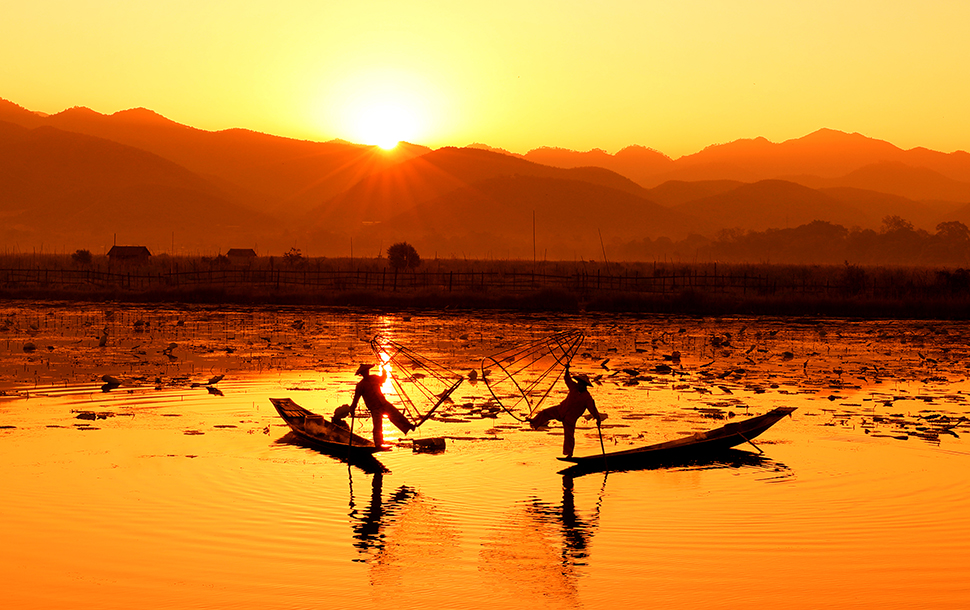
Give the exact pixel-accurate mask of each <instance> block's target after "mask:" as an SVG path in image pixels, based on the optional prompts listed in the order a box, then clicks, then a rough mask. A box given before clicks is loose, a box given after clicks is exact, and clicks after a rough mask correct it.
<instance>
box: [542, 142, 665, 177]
mask: <svg viewBox="0 0 970 610" xmlns="http://www.w3.org/2000/svg"><path fill="white" fill-rule="evenodd" d="M525 158H526V159H528V160H529V161H533V162H535V163H541V164H543V165H551V166H553V167H563V168H574V167H603V168H606V169H608V170H611V171H614V172H616V173H618V174H620V175H623V176H626V177H627V178H629V179H630V180H633V181H634V182H636V183H638V184H640V185H646V184H648V183H649V182H650V181H651V179H652V178H653V177H655V176H657V175H660V174H663V173H664V172H669V171H672V169H673V167H674V161H673V160H672V159H671V158H670V157H668V156H667V155H665V154H663V153H661V152H658V151H656V150H652V149H650V148H646V147H643V146H628V147H626V148H624V149H623V150H620V151H619V152H617V153H616V154H615V155H611V154H609V153H607V152H605V151H603V150H600V149H593V150H591V151H588V152H576V151H573V150H568V149H565V148H536V149H534V150H530V151H529V152H528V153H526V154H525Z"/></svg>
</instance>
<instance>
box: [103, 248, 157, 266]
mask: <svg viewBox="0 0 970 610" xmlns="http://www.w3.org/2000/svg"><path fill="white" fill-rule="evenodd" d="M151 257H152V253H151V252H150V251H149V250H148V247H147V246H111V249H110V250H108V260H110V261H111V262H117V263H147V262H148V259H150V258H151Z"/></svg>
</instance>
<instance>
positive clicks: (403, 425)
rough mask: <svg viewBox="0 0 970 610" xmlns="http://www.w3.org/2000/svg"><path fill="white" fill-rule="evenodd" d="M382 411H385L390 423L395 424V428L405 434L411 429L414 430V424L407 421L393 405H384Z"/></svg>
mask: <svg viewBox="0 0 970 610" xmlns="http://www.w3.org/2000/svg"><path fill="white" fill-rule="evenodd" d="M384 412H385V413H387V418H388V419H389V420H391V423H392V424H394V425H395V426H397V429H398V430H400V431H401V432H403V433H405V434H407V433H408V432H410V431H411V430H414V424H412V423H411V422H410V421H408V418H407V417H404V414H403V413H401V412H400V411H398V410H397V407H395V406H394V405H385V407H384Z"/></svg>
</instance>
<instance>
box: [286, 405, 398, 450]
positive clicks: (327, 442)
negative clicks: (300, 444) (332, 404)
mask: <svg viewBox="0 0 970 610" xmlns="http://www.w3.org/2000/svg"><path fill="white" fill-rule="evenodd" d="M269 401H270V402H271V403H273V406H274V407H276V411H277V412H278V413H279V414H280V417H282V418H283V421H285V422H286V424H287V425H288V426H289V427H290V429H291V430H293V432H294V433H295V434H296V435H297V436H299V437H300V438H301V439H303V440H305V441H307V442H309V443H310V444H312V445H313V446H315V447H317V448H319V449H321V450H322V451H325V452H327V453H330V454H333V455H351V454H353V455H370V454H373V453H374V452H376V451H380V450H381V449H380V448H378V447H375V446H374V443H372V442H371V441H369V440H367V439H366V438H364V437H362V436H357V435H356V434H353V433H351V431H350V430H349V429H348V428H347V427H346V426H341V425H338V424H334V423H333V422H330V421H328V420H327V418H325V417H324V416H322V415H317V414H316V413H314V412H312V411H308V410H307V409H304V408H303V407H301V406H300V405H298V404H296V403H295V402H293V400H291V399H289V398H270V399H269Z"/></svg>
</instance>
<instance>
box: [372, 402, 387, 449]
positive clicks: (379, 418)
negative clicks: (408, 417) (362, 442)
mask: <svg viewBox="0 0 970 610" xmlns="http://www.w3.org/2000/svg"><path fill="white" fill-rule="evenodd" d="M370 415H371V419H372V420H373V421H374V446H375V447H377V448H378V449H380V448H381V447H382V446H383V445H384V414H383V413H381V412H380V411H377V410H374V411H371V414H370Z"/></svg>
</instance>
